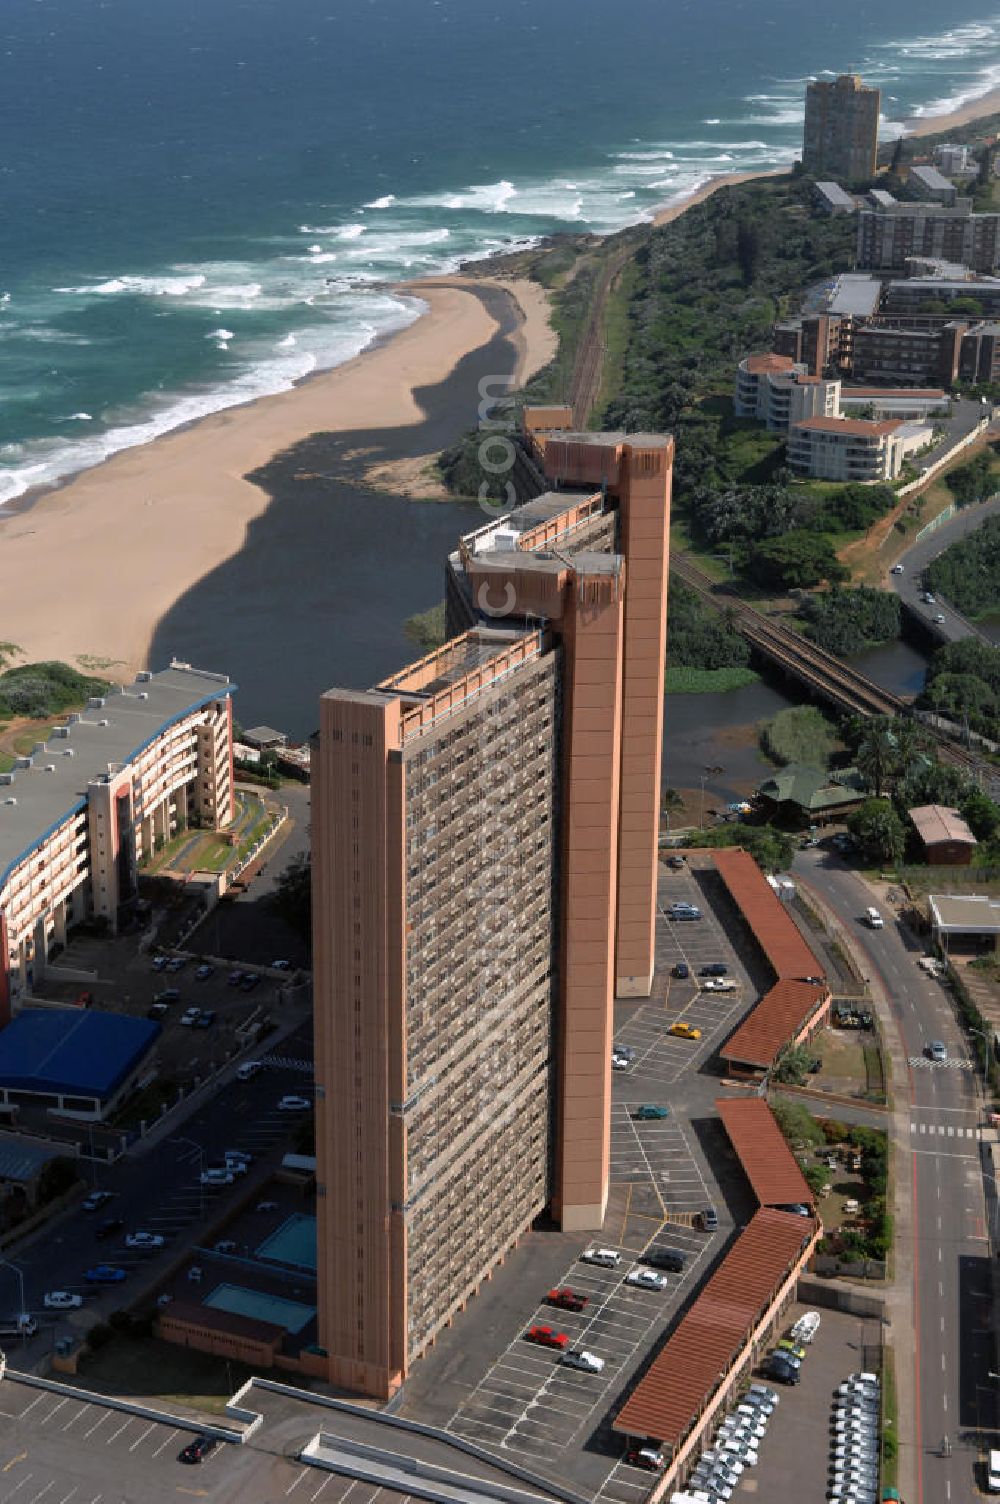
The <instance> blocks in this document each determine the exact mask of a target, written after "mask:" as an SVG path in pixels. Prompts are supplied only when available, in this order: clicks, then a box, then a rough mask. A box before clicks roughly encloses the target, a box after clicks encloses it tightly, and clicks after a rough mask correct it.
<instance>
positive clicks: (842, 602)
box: [799, 585, 902, 657]
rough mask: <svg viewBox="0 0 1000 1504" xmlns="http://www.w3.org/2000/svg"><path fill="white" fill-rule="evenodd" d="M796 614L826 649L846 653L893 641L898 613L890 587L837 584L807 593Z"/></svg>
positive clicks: (899, 623)
mask: <svg viewBox="0 0 1000 1504" xmlns="http://www.w3.org/2000/svg"><path fill="white" fill-rule="evenodd" d="M799 614H800V615H801V616H802V617H803V618H804V619H805V622H806V631H807V633H808V634H809V636H810V637H811V638H812V639H813V641H814V642H816V643H818V644H819V646H820V647H821V648H825V649H826V651H827V652H828V653H839V654H840V656H841V657H847V656H849V655H851V654H854V653H860V652H863V651H864V649H865V648H869V647H874V646H875V645H876V644H877V643H881V642H891V641H895V640H896V638H897V637H898V636H899V634H900V630H901V626H902V614H901V609H900V603H899V596H898V595H897V594H896V593H895V591H893V590H872V589H870V588H869V587H868V586H867V585H862V586H860V587H859V588H858V589H856V590H844V589H841V588H840V587H839V586H835V587H834V588H833V589H831V590H828V591H823V592H816V593H815V594H813V595H810V596H807V597H806V599H805V600H804V601H803V603H802V605H801V607H800V610H799Z"/></svg>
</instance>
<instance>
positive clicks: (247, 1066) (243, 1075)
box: [236, 1060, 264, 1081]
mask: <svg viewBox="0 0 1000 1504" xmlns="http://www.w3.org/2000/svg"><path fill="white" fill-rule="evenodd" d="M263 1069H264V1067H263V1066H262V1065H261V1063H260V1061H259V1060H244V1062H243V1064H242V1065H241V1066H238V1067H237V1070H236V1079H237V1081H252V1080H253V1078H254V1076H256V1075H257V1074H258V1072H260V1071H262V1070H263Z"/></svg>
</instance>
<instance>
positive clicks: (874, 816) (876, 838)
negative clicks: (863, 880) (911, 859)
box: [847, 799, 906, 862]
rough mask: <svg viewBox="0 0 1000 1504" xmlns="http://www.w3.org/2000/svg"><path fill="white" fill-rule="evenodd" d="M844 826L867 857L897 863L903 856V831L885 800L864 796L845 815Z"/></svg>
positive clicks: (898, 820) (889, 803) (890, 804)
mask: <svg viewBox="0 0 1000 1504" xmlns="http://www.w3.org/2000/svg"><path fill="white" fill-rule="evenodd" d="M847 828H848V830H849V831H850V832H851V835H852V836H853V837H854V839H855V840H856V841H857V843H858V845H859V846H860V847H861V850H862V853H863V854H864V856H865V857H867V858H868V859H869V860H875V861H879V862H898V861H899V860H900V858H901V857H902V855H903V848H904V846H905V844H906V833H905V831H904V830H903V822H902V821H901V820H900V818H899V816H898V815H897V813H896V811H895V809H894V808H893V806H892V803H891V802H890V800H888V799H866V800H865V802H864V804H862V806H861V808H860V809H857V810H855V811H854V813H853V815H850V816H848V820H847Z"/></svg>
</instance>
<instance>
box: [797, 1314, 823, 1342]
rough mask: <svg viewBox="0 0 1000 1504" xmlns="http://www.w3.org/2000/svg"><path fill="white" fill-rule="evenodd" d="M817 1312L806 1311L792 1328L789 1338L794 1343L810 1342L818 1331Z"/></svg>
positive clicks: (818, 1320) (818, 1318)
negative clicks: (790, 1337)
mask: <svg viewBox="0 0 1000 1504" xmlns="http://www.w3.org/2000/svg"><path fill="white" fill-rule="evenodd" d="M819 1323H820V1315H819V1312H818V1311H806V1312H805V1313H804V1314H803V1315H801V1316H800V1317H799V1319H798V1321H796V1323H795V1325H794V1326H793V1327H792V1331H791V1336H792V1338H793V1340H794V1341H796V1342H811V1341H812V1340H813V1338H814V1337H815V1335H816V1333H817V1332H818V1331H819Z"/></svg>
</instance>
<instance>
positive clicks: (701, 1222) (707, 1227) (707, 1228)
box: [694, 1206, 719, 1232]
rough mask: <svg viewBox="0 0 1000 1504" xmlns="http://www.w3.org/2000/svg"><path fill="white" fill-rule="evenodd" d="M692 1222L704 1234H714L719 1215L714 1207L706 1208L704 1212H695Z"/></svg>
mask: <svg viewBox="0 0 1000 1504" xmlns="http://www.w3.org/2000/svg"><path fill="white" fill-rule="evenodd" d="M694 1220H695V1223H696V1225H697V1226H698V1227H700V1228H702V1230H703V1231H704V1232H715V1231H716V1229H717V1228H718V1226H719V1214H718V1212H717V1211H716V1210H715V1207H714V1206H706V1207H705V1208H704V1210H702V1211H700V1212H696V1213H695V1219H694Z"/></svg>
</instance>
